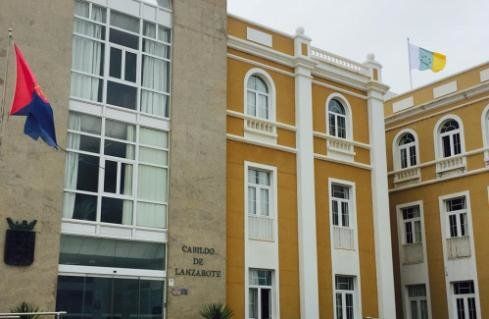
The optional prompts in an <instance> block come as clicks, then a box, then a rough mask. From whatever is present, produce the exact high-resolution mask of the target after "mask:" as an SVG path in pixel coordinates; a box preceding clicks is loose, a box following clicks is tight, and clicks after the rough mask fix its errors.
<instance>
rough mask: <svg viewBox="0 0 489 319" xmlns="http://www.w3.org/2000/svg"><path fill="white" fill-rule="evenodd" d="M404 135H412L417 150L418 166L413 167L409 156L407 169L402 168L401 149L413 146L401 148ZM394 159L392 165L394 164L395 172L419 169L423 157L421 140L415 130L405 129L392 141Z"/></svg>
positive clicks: (407, 145)
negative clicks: (420, 145) (420, 146)
mask: <svg viewBox="0 0 489 319" xmlns="http://www.w3.org/2000/svg"><path fill="white" fill-rule="evenodd" d="M404 134H411V135H412V136H413V137H414V142H413V143H414V146H415V149H416V165H411V161H410V160H409V156H408V162H407V164H408V166H407V167H406V168H401V148H408V147H410V146H412V144H411V143H410V144H406V145H403V147H401V146H399V140H400V139H401V137H403V136H404ZM408 153H410V152H408ZM392 157H393V158H392V160H393V161H392V163H393V164H394V170H400V169H409V168H413V167H417V166H418V165H419V164H420V163H421V156H420V154H419V138H418V134H417V133H416V131H415V130H413V129H410V128H407V129H403V130H401V131H399V132H398V133H397V134H396V135H395V136H394V139H393V140H392Z"/></svg>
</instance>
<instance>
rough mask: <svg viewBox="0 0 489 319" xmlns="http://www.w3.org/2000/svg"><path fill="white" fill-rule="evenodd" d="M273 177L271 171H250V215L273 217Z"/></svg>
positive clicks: (253, 169)
mask: <svg viewBox="0 0 489 319" xmlns="http://www.w3.org/2000/svg"><path fill="white" fill-rule="evenodd" d="M271 175H272V173H271V172H269V171H264V170H259V169H255V168H249V169H248V215H256V216H263V217H271V215H272V214H271V210H272V205H271V191H272V188H271V187H272V186H271Z"/></svg>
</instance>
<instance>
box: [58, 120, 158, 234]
mask: <svg viewBox="0 0 489 319" xmlns="http://www.w3.org/2000/svg"><path fill="white" fill-rule="evenodd" d="M68 132H69V134H68V148H67V149H68V154H67V157H66V168H65V199H64V209H63V216H64V218H67V219H79V220H89V221H97V222H102V223H111V224H120V225H132V226H141V227H152V228H166V211H167V185H168V134H167V133H166V132H164V131H159V130H155V129H150V128H146V127H143V126H138V125H133V124H129V123H123V122H119V121H114V120H110V119H105V118H98V117H95V116H91V115H86V114H81V113H75V112H71V113H70V116H69V128H68ZM136 154H139V155H138V157H137V158H136ZM136 172H137V174H136Z"/></svg>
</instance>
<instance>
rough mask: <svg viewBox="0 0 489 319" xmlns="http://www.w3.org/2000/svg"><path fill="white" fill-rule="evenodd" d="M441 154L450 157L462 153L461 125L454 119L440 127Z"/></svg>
mask: <svg viewBox="0 0 489 319" xmlns="http://www.w3.org/2000/svg"><path fill="white" fill-rule="evenodd" d="M439 134H440V135H439V136H440V137H439V138H440V153H439V155H440V156H442V157H450V156H454V155H457V154H460V153H462V143H461V138H460V125H459V124H458V122H457V121H456V120H454V119H448V120H446V121H445V122H443V123H442V124H441V126H440V131H439Z"/></svg>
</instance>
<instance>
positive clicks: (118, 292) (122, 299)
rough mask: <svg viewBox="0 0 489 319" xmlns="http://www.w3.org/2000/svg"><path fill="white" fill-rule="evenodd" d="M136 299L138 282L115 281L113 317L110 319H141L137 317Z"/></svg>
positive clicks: (128, 280) (130, 280)
mask: <svg viewBox="0 0 489 319" xmlns="http://www.w3.org/2000/svg"><path fill="white" fill-rule="evenodd" d="M138 298H139V281H138V280H133V279H115V280H114V288H113V299H112V302H113V308H112V309H113V310H112V311H113V314H114V316H113V317H112V318H121V319H122V318H127V319H131V318H141V317H139V316H138V303H137V300H138ZM115 314H117V315H115Z"/></svg>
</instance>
